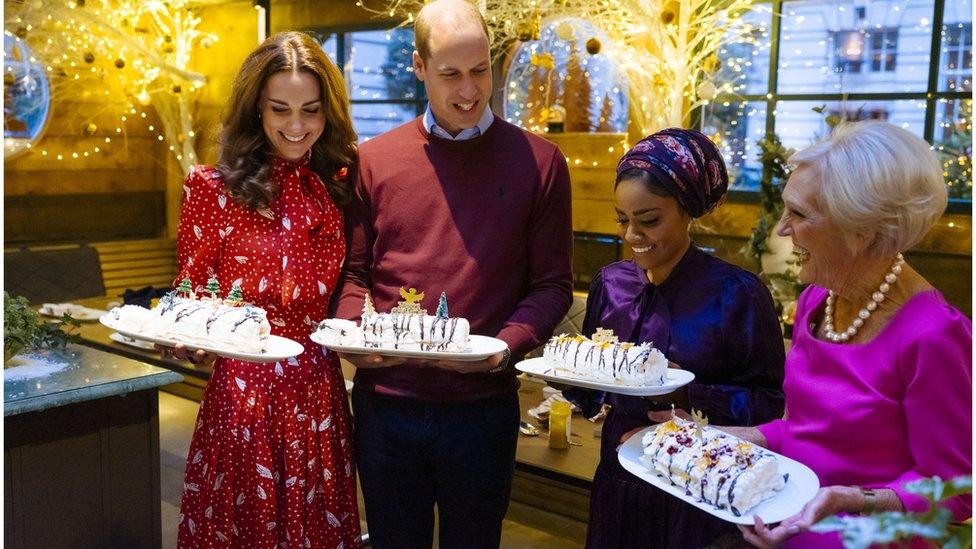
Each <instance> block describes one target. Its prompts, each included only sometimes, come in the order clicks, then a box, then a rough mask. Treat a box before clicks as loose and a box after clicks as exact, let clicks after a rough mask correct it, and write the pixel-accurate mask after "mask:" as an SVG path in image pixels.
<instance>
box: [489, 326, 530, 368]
mask: <svg viewBox="0 0 976 549" xmlns="http://www.w3.org/2000/svg"><path fill="white" fill-rule="evenodd" d="M495 337H497V338H498V339H500V340H502V341H504V342H505V343H506V344H507V345H508V349H509V350H510V351H511V352H512V358H514V359H516V360H522V358H523V357H524V356H525V354H526V353H528V352H529V351H531V350H532V349H533V347H534V346H535V345H534V343H535V337H533V335H532V334H530V333H529V332H528V331H526V330H525V329H524V328H522V327H519V326H515V325H511V324H510V325H508V326H505V327H504V328H502V329H501V331H500V332H498V335H497V336H495Z"/></svg>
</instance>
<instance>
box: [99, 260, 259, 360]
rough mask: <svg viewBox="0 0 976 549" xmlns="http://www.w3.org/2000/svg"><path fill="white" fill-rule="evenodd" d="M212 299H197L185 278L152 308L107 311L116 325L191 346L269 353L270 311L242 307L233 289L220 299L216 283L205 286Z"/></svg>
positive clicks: (119, 308) (235, 290)
mask: <svg viewBox="0 0 976 549" xmlns="http://www.w3.org/2000/svg"><path fill="white" fill-rule="evenodd" d="M207 292H209V293H210V296H208V297H202V298H200V297H197V296H196V295H195V293H194V292H193V291H192V290H190V288H189V281H188V280H185V281H184V282H183V283H182V284H181V285H180V288H178V289H177V290H176V291H173V292H170V293H168V294H166V295H165V296H163V297H162V298H161V299H160V300H159V304H158V305H156V306H155V307H153V308H152V309H145V308H143V307H138V306H136V305H123V306H122V307H116V308H114V309H112V310H111V311H109V312H108V318H109V320H110V321H111V323H112V324H115V325H117V326H119V327H121V328H125V329H126V330H128V331H132V332H137V333H140V334H143V335H146V336H151V337H158V338H162V339H172V340H175V341H179V342H181V343H186V344H188V345H200V346H205V347H211V348H218V349H229V350H230V349H232V350H234V351H238V352H243V353H250V354H259V353H262V352H264V351H265V350H266V349H267V342H268V337H269V336H270V335H271V324H270V323H269V322H268V316H267V312H266V311H265V310H264V309H262V308H260V307H255V306H253V305H250V304H247V303H244V301H243V296H242V293H241V291H240V288H239V287H237V286H235V287H234V288H233V289H232V290H231V293H230V294H229V295H228V296H227V298H226V299H220V297H219V286H218V285H217V282H216V279H211V280H210V281H209V282H208V284H207Z"/></svg>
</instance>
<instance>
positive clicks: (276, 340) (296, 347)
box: [99, 315, 305, 362]
mask: <svg viewBox="0 0 976 549" xmlns="http://www.w3.org/2000/svg"><path fill="white" fill-rule="evenodd" d="M99 320H100V321H101V323H102V324H104V325H105V326H108V327H109V328H111V329H113V330H115V331H116V332H118V333H120V334H122V335H124V336H128V337H131V338H132V339H139V340H142V341H150V342H152V343H158V344H160V345H164V346H166V347H172V346H174V345H176V344H178V343H181V344H183V345H185V346H186V348H187V350H188V351H196V350H197V349H202V350H204V351H207V352H208V353H213V354H215V355H218V356H223V357H227V358H236V359H237V360H244V361H247V362H278V361H279V360H284V359H286V358H291V357H293V356H298V355H300V354H302V353H303V352H304V351H305V347H304V346H303V345H302V344H301V343H299V342H297V341H293V340H291V339H288V338H286V337H280V336H276V335H273V336H268V348H267V349H266V350H265V351H264V352H263V353H242V352H240V351H235V350H233V349H223V348H219V347H210V346H207V345H200V344H198V343H189V342H185V341H177V340H175V339H165V338H161V337H152V336H147V335H143V334H140V333H139V332H133V331H132V330H128V329H126V328H124V327H122V326H117V325H115V324H114V323H113V322H112V321H111V320H110V319H109V318H108V315H105V316H103V317H102V318H101V319H99Z"/></svg>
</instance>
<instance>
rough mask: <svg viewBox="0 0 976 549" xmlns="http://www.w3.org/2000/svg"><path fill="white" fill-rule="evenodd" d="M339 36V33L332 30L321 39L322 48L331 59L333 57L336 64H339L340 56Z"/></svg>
mask: <svg viewBox="0 0 976 549" xmlns="http://www.w3.org/2000/svg"><path fill="white" fill-rule="evenodd" d="M338 36H339V35H338V34H337V33H334V32H330V33H328V34H325V35H323V36H321V40H320V41H321V43H322V49H323V50H324V51H325V54H326V55H328V56H329V59H331V60H332V62H333V63H335V64H336V65H338V64H339V57H338V51H339V42H338V39H337V38H338Z"/></svg>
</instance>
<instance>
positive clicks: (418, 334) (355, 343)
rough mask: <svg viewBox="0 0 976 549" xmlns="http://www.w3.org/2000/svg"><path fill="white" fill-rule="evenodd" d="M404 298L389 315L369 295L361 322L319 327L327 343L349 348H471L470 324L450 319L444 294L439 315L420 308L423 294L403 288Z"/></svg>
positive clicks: (330, 322) (329, 322)
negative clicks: (375, 305)
mask: <svg viewBox="0 0 976 549" xmlns="http://www.w3.org/2000/svg"><path fill="white" fill-rule="evenodd" d="M400 296H401V297H403V298H404V300H403V301H401V302H399V304H397V306H396V307H394V308H393V309H392V310H391V311H390V312H388V313H378V312H376V309H375V307H374V306H373V302H372V299H371V298H370V296H369V294H366V299H365V302H364V304H363V314H362V320H361V322H360V323H359V324H356V323H355V322H353V321H351V320H342V319H338V318H330V319H327V320H324V321H322V323H321V324H319V329H318V330H319V332H320V333H321V335H322V336H324V338H325V339H326V340H327V341H333V342H335V343H336V344H338V345H343V346H350V347H366V348H373V349H396V350H404V351H435V352H450V353H460V352H464V351H465V350H466V349H467V348H468V340H469V336H470V333H471V325H470V324H469V323H468V321H467V319H465V318H460V317H450V316H448V312H447V296H446V295H445V294H443V293H441V298H440V302H439V304H438V307H437V313H436V314H434V315H429V314H427V311H426V310H424V309H422V308H420V301H422V300H423V298H424V294H423V292H420V293H418V292H417V290H415V289H414V288H410V290H405V289H403V288H401V289H400Z"/></svg>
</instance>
